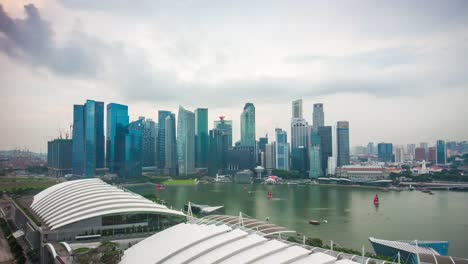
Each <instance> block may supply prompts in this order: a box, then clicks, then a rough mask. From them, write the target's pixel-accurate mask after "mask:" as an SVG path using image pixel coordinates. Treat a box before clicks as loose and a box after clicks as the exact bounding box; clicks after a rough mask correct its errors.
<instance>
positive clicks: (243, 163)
mask: <svg viewBox="0 0 468 264" xmlns="http://www.w3.org/2000/svg"><path fill="white" fill-rule="evenodd" d="M255 153H256V152H255V147H250V146H237V147H234V148H231V149H229V150H228V151H227V156H226V164H227V166H226V170H227V173H228V174H231V175H232V174H235V173H236V172H238V171H241V170H252V169H253V168H255V159H256V157H255V156H256V154H255Z"/></svg>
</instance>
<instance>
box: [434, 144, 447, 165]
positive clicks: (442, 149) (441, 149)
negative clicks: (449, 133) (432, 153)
mask: <svg viewBox="0 0 468 264" xmlns="http://www.w3.org/2000/svg"><path fill="white" fill-rule="evenodd" d="M436 158H437V164H440V165H445V164H446V163H447V147H446V145H445V141H444V140H437V143H436Z"/></svg>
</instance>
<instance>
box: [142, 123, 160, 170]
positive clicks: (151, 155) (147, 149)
mask: <svg viewBox="0 0 468 264" xmlns="http://www.w3.org/2000/svg"><path fill="white" fill-rule="evenodd" d="M142 119H143V156H142V166H143V167H153V166H155V165H156V157H157V154H156V144H157V143H156V142H157V133H158V124H157V123H155V122H154V121H153V120H152V119H145V118H144V117H142Z"/></svg>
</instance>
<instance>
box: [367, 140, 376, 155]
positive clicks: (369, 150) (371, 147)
mask: <svg viewBox="0 0 468 264" xmlns="http://www.w3.org/2000/svg"><path fill="white" fill-rule="evenodd" d="M367 154H368V155H374V154H375V147H374V143H372V142H369V143H367Z"/></svg>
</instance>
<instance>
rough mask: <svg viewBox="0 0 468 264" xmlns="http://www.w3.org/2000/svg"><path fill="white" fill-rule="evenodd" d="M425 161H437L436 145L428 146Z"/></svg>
mask: <svg viewBox="0 0 468 264" xmlns="http://www.w3.org/2000/svg"><path fill="white" fill-rule="evenodd" d="M427 161H429V162H435V161H437V154H436V147H430V148H429V151H428V153H427Z"/></svg>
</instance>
